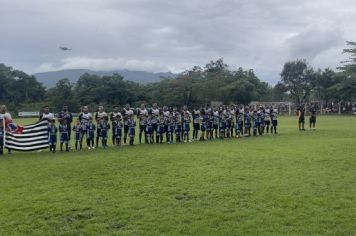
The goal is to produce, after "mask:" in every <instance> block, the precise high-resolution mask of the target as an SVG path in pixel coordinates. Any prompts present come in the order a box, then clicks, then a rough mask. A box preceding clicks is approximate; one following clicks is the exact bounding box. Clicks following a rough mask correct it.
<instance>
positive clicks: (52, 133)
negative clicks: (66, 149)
mask: <svg viewBox="0 0 356 236" xmlns="http://www.w3.org/2000/svg"><path fill="white" fill-rule="evenodd" d="M57 132H58V130H57V127H56V125H55V120H54V119H52V120H50V124H49V126H48V141H49V142H48V144H49V151H50V152H52V153H55V152H56V145H57Z"/></svg>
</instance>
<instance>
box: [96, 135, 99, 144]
mask: <svg viewBox="0 0 356 236" xmlns="http://www.w3.org/2000/svg"><path fill="white" fill-rule="evenodd" d="M98 145H99V136H96V146H98Z"/></svg>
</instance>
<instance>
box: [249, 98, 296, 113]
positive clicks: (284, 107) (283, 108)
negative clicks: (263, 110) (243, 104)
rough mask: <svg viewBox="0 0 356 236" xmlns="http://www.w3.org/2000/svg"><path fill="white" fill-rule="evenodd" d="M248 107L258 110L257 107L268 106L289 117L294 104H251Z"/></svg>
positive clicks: (255, 102)
mask: <svg viewBox="0 0 356 236" xmlns="http://www.w3.org/2000/svg"><path fill="white" fill-rule="evenodd" d="M250 106H251V107H253V108H258V106H264V107H266V106H268V107H273V108H276V109H278V113H279V114H284V115H288V116H291V115H292V112H293V109H294V107H295V105H294V103H292V102H257V101H254V102H251V103H250Z"/></svg>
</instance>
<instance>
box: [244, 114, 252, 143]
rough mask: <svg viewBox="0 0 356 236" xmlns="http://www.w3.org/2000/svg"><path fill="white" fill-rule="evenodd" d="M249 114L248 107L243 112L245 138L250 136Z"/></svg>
mask: <svg viewBox="0 0 356 236" xmlns="http://www.w3.org/2000/svg"><path fill="white" fill-rule="evenodd" d="M251 118H252V117H251V114H250V110H249V108H248V107H246V108H245V112H244V126H245V132H244V133H245V136H247V137H250V136H251Z"/></svg>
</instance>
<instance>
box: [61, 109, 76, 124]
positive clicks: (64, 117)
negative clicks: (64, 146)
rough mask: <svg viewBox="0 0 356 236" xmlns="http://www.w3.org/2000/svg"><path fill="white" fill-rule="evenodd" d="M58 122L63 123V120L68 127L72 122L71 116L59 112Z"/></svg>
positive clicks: (67, 113) (68, 113) (70, 114)
mask: <svg viewBox="0 0 356 236" xmlns="http://www.w3.org/2000/svg"><path fill="white" fill-rule="evenodd" d="M58 120H60V121H61V123H62V122H63V120H66V121H67V124H68V125H70V124H71V123H72V121H73V115H72V113H70V112H64V111H61V112H59V113H58Z"/></svg>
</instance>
